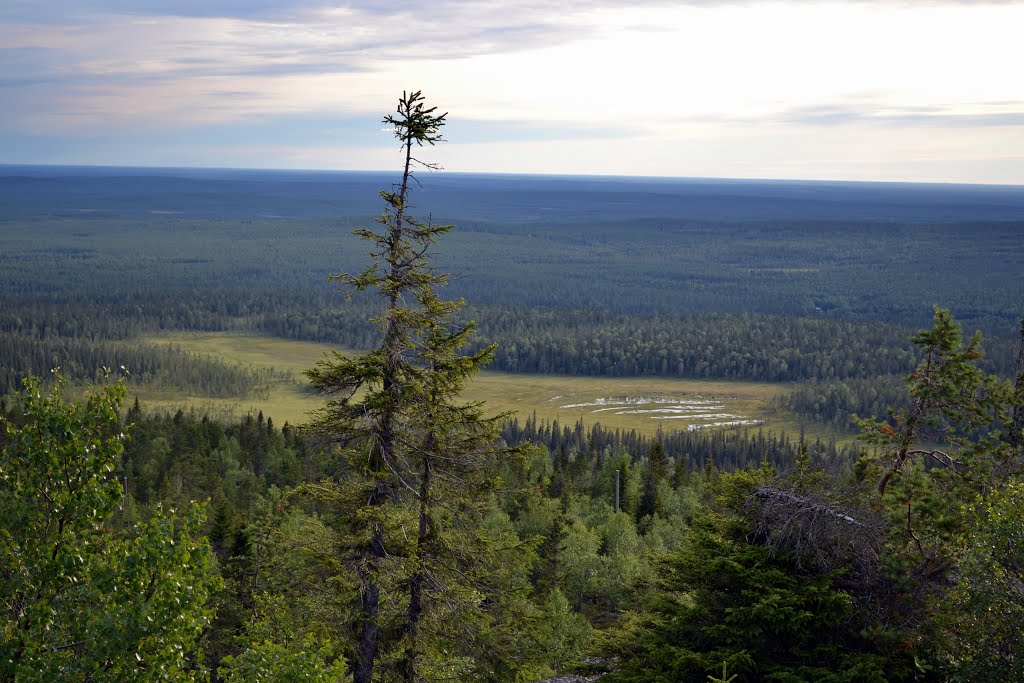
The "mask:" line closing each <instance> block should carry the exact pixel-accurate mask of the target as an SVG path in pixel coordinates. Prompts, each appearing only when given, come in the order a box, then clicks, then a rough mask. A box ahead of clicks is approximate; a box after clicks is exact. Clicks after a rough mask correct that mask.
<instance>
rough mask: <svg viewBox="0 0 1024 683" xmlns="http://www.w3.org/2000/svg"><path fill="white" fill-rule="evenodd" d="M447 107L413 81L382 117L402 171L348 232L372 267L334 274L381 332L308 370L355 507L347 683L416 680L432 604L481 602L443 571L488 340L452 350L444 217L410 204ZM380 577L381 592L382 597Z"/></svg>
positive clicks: (464, 500) (461, 511)
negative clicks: (367, 345) (366, 301)
mask: <svg viewBox="0 0 1024 683" xmlns="http://www.w3.org/2000/svg"><path fill="white" fill-rule="evenodd" d="M445 117H446V114H438V113H437V110H436V107H427V106H426V104H425V102H424V98H423V96H422V94H421V93H420V92H419V91H417V92H413V93H411V94H410V93H403V95H402V97H401V99H400V100H399V102H398V109H397V112H396V114H394V115H389V116H387V117H386V118H385V119H384V122H385V123H387V124H389V125H391V126H393V127H394V133H395V137H396V138H397V139H398V140H399V141H400V143H401V149H402V153H403V155H404V167H403V172H402V177H401V182H400V183H399V184H398V185H397V186H396V188H394V189H392V190H383V191H381V193H380V195H381V198H382V199H383V200H384V204H385V210H384V212H383V214H382V215H381V216H380V217H379V218H378V219H377V222H378V224H379V227H378V228H377V229H375V230H374V229H367V228H361V229H359V230H357V231H356V234H357V235H359V236H360V237H362V238H363V239H364V240H366V241H368V242H369V243H370V244H371V245H372V249H371V252H370V265H369V266H368V267H367V268H366V269H365V270H364V271H363V272H361V273H359V274H357V275H352V274H342V275H338V276H333V278H332V279H334V280H337V281H339V282H341V283H342V284H343V285H346V286H348V287H351V288H354V289H355V290H358V291H363V290H376V292H377V293H378V294H379V295H380V296H381V297H382V299H383V301H384V312H383V314H382V315H381V316H379V317H378V318H376V319H375V322H376V323H377V324H379V325H380V327H381V330H382V332H383V336H382V341H381V343H380V346H379V347H377V348H376V349H374V350H372V351H370V352H368V353H365V354H363V355H359V356H354V357H346V356H343V355H341V354H338V353H335V354H333V356H332V357H330V358H325V359H324V360H323V361H321V362H320V363H319V364H318V365H317V366H316V367H315V368H313V369H311V370H309V371H308V372H307V373H306V374H307V376H308V377H309V379H310V382H311V384H312V386H313V387H314V388H316V389H317V390H319V391H320V392H322V393H324V394H325V395H327V396H328V397H329V398H328V401H327V404H326V405H325V406H324V407H323V408H322V409H320V410H319V411H318V412H317V413H316V414H315V415H314V418H313V420H312V421H311V423H310V424H309V425H308V430H309V432H310V433H312V434H314V435H317V436H319V437H320V438H321V440H323V441H324V442H329V443H334V444H336V447H337V451H336V452H337V454H338V456H339V460H340V465H341V466H340V467H339V468H338V469H339V472H341V473H342V474H341V476H339V478H338V479H339V481H338V482H336V483H337V484H338V487H337V488H336V489H335V491H334V493H332V494H331V495H332V497H334V498H335V499H337V496H338V495H340V496H342V497H343V498H345V499H347V500H348V501H349V503H350V505H351V506H352V507H353V508H354V509H353V510H352V514H351V516H350V518H351V520H352V529H351V530H350V531H351V532H352V533H351V537H352V539H353V543H352V546H351V548H348V549H346V550H347V552H346V557H347V559H348V562H349V563H350V565H351V566H352V568H353V569H354V571H355V573H356V575H357V577H358V583H359V591H358V593H359V607H358V610H357V617H356V620H357V621H358V626H357V630H358V636H357V637H358V643H357V645H356V648H355V653H354V655H355V656H354V659H355V661H354V663H353V666H352V673H353V679H354V681H355V683H369V681H371V680H372V678H373V676H374V669H375V667H379V666H380V665H381V664H384V665H385V666H386V667H387V668H388V670H389V672H390V674H391V675H394V676H396V677H399V676H400V677H401V679H402V680H405V681H410V682H411V681H416V680H421V679H422V678H423V673H422V663H423V659H424V656H425V652H426V651H427V645H426V644H425V643H424V633H423V631H424V623H425V621H427V619H426V618H427V616H429V615H428V614H427V612H428V610H429V608H430V605H431V604H437V603H443V604H444V605H446V606H449V607H450V606H452V605H460V604H462V605H468V604H475V605H477V606H479V604H480V603H481V602H482V600H481V596H480V595H479V594H477V593H476V589H475V588H474V587H473V586H469V587H466V586H460V587H456V586H455V585H454V582H451V581H448V580H446V577H445V576H443V574H445V572H448V578H450V577H451V576H452V575H453V574H459V575H467V574H468V572H466V571H465V569H464V564H465V554H464V553H463V555H462V556H460V554H459V550H458V549H456V548H455V546H456V543H455V541H454V540H453V536H454V535H453V534H452V533H451V528H450V527H451V526H453V525H458V524H459V523H460V522H461V521H462V518H463V517H465V516H466V515H468V514H470V513H469V511H471V510H472V509H473V507H474V505H473V502H474V499H479V497H480V493H481V492H482V490H481V489H480V488H477V487H476V484H478V483H479V478H478V477H477V476H476V475H479V474H480V473H481V472H482V471H483V470H484V465H486V464H487V463H488V461H489V459H490V458H492V457H493V445H494V442H495V438H496V435H497V424H496V419H497V418H489V419H488V418H485V417H484V416H483V413H482V410H481V406H480V405H478V404H474V403H469V404H467V403H462V402H460V401H459V400H458V394H459V392H460V391H461V390H462V388H463V387H464V386H465V384H466V382H467V381H468V380H469V378H470V377H471V376H472V375H473V374H474V373H475V372H476V371H477V370H479V369H480V367H481V366H482V365H483V364H485V363H486V362H488V361H489V360H490V358H491V355H492V353H493V348H492V347H488V348H485V349H483V350H482V351H479V352H477V353H475V354H470V355H463V354H462V353H461V349H462V348H463V347H464V346H465V344H466V343H467V340H468V337H469V336H470V335H471V334H472V332H473V329H474V325H473V324H472V323H468V324H463V325H457V326H456V325H453V324H452V316H453V315H454V314H455V312H456V311H457V310H458V309H459V308H460V307H461V306H462V302H461V301H444V300H442V299H441V298H439V296H438V295H437V289H438V288H440V287H442V286H443V285H444V284H445V283H446V282H447V279H448V276H447V274H444V273H438V272H436V271H435V270H434V269H433V268H432V266H431V264H430V260H429V250H430V247H431V246H432V245H433V244H434V243H435V241H436V240H437V238H438V237H440V236H441V235H443V234H445V233H447V232H448V231H449V230H451V229H452V227H453V226H450V225H437V224H434V223H433V222H432V220H430V219H428V220H427V221H425V222H424V221H421V220H417V219H416V218H414V217H413V216H412V215H411V213H410V211H409V209H410V204H409V198H410V191H411V187H412V184H413V182H415V178H414V171H415V169H416V167H421V168H424V167H425V168H428V169H433V168H435V166H434V165H432V164H428V163H424V162H422V161H420V160H418V159H416V158H415V157H414V156H413V152H414V148H418V147H422V146H423V145H424V144H427V145H434V144H435V143H437V142H439V141H440V140H441V133H440V129H441V127H442V126H443V125H444V123H445ZM442 556H444V559H443V560H442V559H440V558H441V557H442ZM382 588H384V589H385V590H386V592H387V594H388V598H389V599H388V600H387V601H384V602H386V604H383V605H382ZM442 591H447V593H446V595H445V599H444V600H437V601H435V602H434V603H432V602H431V593H434V594H436V593H438V592H442ZM403 605H404V607H402V606H403ZM443 621H444V620H443V619H438V618H436V617H435V618H434V619H432V624H433V625H435V626H437V624H439V623H443ZM439 628H440V627H439Z"/></svg>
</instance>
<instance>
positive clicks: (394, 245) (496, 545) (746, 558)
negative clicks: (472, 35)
mask: <svg viewBox="0 0 1024 683" xmlns="http://www.w3.org/2000/svg"><path fill="white" fill-rule="evenodd" d="M446 119H447V114H445V113H443V112H442V111H441V110H439V109H437V108H435V107H433V106H432V105H431V104H430V103H428V102H427V101H426V100H425V99H424V98H423V96H422V94H421V93H419V92H407V93H403V95H402V97H401V98H400V100H399V103H398V106H397V109H396V110H395V111H394V112H393V113H392V114H389V115H388V116H386V117H385V119H384V124H385V125H386V126H387V127H388V128H389V129H391V130H393V131H394V134H395V138H396V142H397V144H398V147H399V149H400V150H401V155H400V157H399V158H398V163H397V166H398V168H399V171H398V173H397V174H395V175H394V176H387V175H384V174H321V175H318V174H312V175H311V176H310V177H305V176H301V175H296V176H288V177H286V178H285V179H284V180H282V179H281V178H277V177H275V178H272V179H268V177H265V174H261V173H260V172H229V171H225V172H216V171H205V172H189V171H180V170H178V171H176V170H166V171H165V172H156V171H148V172H142V171H137V172H134V173H129V172H128V171H125V170H120V171H119V170H117V169H49V170H47V169H40V168H32V167H3V168H0V175H2V176H3V177H2V178H0V247H2V248H0V287H2V291H4V292H5V295H4V300H3V306H2V307H0V396H3V398H2V400H0V423H2V430H0V453H2V456H0V628H2V632H3V633H2V636H3V637H2V639H0V680H2V681H10V682H15V681H17V682H23V681H25V682H27V681H96V682H100V681H125V680H139V681H225V682H228V681H230V682H241V681H266V682H281V683H284V682H293V681H324V682H326V681H354V683H370V682H371V681H381V682H389V681H403V682H405V683H414V682H417V681H440V680H445V681H481V682H483V681H490V682H495V683H497V682H516V683H533V682H537V681H542V680H545V679H548V678H551V677H554V676H564V677H566V678H562V679H560V680H577V681H580V680H587V681H589V680H597V678H600V679H601V680H602V681H606V682H608V683H619V682H627V681H628V682H650V683H655V682H664V681H701V682H703V681H709V680H712V681H718V680H722V681H726V680H728V681H736V682H737V683H739V682H740V681H750V682H755V681H777V682H783V681H785V682H796V681H808V682H810V681H832V682H840V681H846V682H849V683H856V682H871V681H880V682H881V681H1012V680H1021V679H1022V678H1024V654H1022V653H1024V630H1022V629H1021V628H1020V625H1021V624H1022V623H1024V593H1022V590H1021V586H1022V584H1024V575H1022V571H1024V570H1022V567H1024V525H1022V524H1021V519H1024V322H1022V321H1021V316H1022V315H1024V309H1022V308H1021V304H1022V301H1024V279H1022V278H1024V273H1022V271H1021V270H1020V268H1019V257H1020V244H1021V235H1022V230H1024V224H1022V222H1021V220H1020V216H1021V213H1020V212H1021V210H1022V209H1024V193H1022V192H1020V191H1019V190H1018V191H1014V190H1013V189H1012V188H994V187H988V188H986V187H975V188H970V187H956V186H949V187H942V186H935V187H932V186H906V187H903V186H900V187H890V186H886V185H882V184H878V185H873V184H863V185H852V184H851V185H849V186H846V185H844V184H841V183H821V184H813V183H808V184H799V185H792V186H789V185H785V184H781V183H762V184H757V183H753V182H750V183H746V182H740V181H733V182H724V181H723V182H721V183H716V182H715V181H694V182H692V183H689V184H686V183H680V184H672V183H670V182H669V181H658V180H656V179H650V180H648V181H644V182H647V184H646V185H644V184H643V183H641V182H640V181H626V180H621V179H620V181H618V182H617V184H616V183H613V182H612V181H611V180H604V179H587V178H573V177H564V178H553V179H547V180H545V179H539V178H537V177H530V176H524V177H508V178H497V177H460V176H457V175H456V176H455V177H454V178H453V177H450V176H449V175H448V174H444V173H437V172H435V171H437V170H438V169H436V168H434V167H432V166H431V164H430V161H429V156H430V151H431V148H432V147H433V146H434V145H436V144H443V143H444V141H445V138H444V136H443V133H444V125H445V123H446ZM652 188H653V189H652ZM883 210H884V211H887V212H888V213H887V214H886V215H885V217H884V218H881V219H880V218H879V217H878V216H879V212H881V211H883ZM328 275H329V277H328ZM975 329H977V330H979V331H978V332H974V330H975ZM170 331H179V332H180V331H190V332H196V331H245V332H247V333H252V334H259V335H266V336H270V337H274V338H279V339H287V340H306V341H319V342H327V343H330V344H332V345H336V346H338V347H339V348H344V349H350V350H352V351H351V352H346V353H340V352H339V353H335V354H332V355H328V356H325V357H324V358H323V359H322V360H321V362H319V363H318V364H316V365H315V366H313V367H310V368H309V369H308V370H307V372H306V373H305V377H304V380H305V381H306V382H308V386H309V391H310V392H312V393H315V394H316V395H317V396H319V397H321V398H322V407H321V408H320V409H319V410H318V411H317V412H316V413H314V414H313V415H312V416H311V417H310V419H309V420H307V421H306V422H304V423H301V424H290V423H288V422H284V421H280V420H277V419H275V416H274V415H270V414H267V415H264V414H263V412H259V413H257V414H255V415H253V414H251V413H249V414H245V415H234V416H224V415H211V414H209V413H208V412H204V411H202V410H200V409H197V408H195V407H194V406H189V405H182V406H181V407H180V409H176V410H172V411H167V410H158V409H154V408H152V407H149V406H147V405H146V404H145V402H140V401H139V399H138V398H136V397H134V392H135V390H136V389H137V388H140V387H146V388H150V389H154V388H155V389H159V390H161V391H170V392H173V391H179V392H188V393H189V394H192V395H199V396H208V397H222V396H258V395H260V394H261V392H266V391H267V387H268V386H269V385H270V384H271V383H272V382H273V381H275V380H277V379H280V377H281V376H282V375H284V374H287V373H285V372H284V371H271V370H265V369H255V368H253V367H249V366H247V365H245V364H244V363H238V364H228V363H224V362H221V361H219V360H216V359H213V358H210V357H206V356H200V355H196V354H194V353H190V352H188V351H186V350H183V349H180V348H176V347H174V346H170V347H168V346H165V345H157V344H153V343H150V342H148V341H146V339H147V335H152V334H154V333H159V332H170ZM484 368H487V369H490V370H498V371H502V372H507V373H529V374H548V375H566V376H595V377H675V378H690V379H715V380H735V381H738V380H744V381H758V382H765V383H775V384H780V385H781V384H784V385H785V386H786V391H785V392H783V393H780V394H779V395H778V396H777V397H776V398H775V399H773V401H774V408H775V409H777V410H778V411H782V412H783V413H785V414H786V415H790V416H792V419H793V420H794V421H796V422H798V423H799V424H801V425H802V427H801V429H800V430H799V431H796V432H792V433H787V432H781V431H772V430H767V429H763V428H751V427H730V428H721V429H712V430H699V431H686V430H672V429H670V428H668V427H670V425H666V428H663V429H661V430H659V431H658V432H657V433H656V434H653V435H652V434H646V433H638V432H637V431H636V430H632V431H626V430H622V429H611V428H606V427H602V425H601V424H600V423H599V422H596V421H595V422H592V423H590V422H584V421H582V420H580V421H577V422H575V423H573V424H564V423H559V422H558V421H548V420H544V419H538V418H537V416H536V415H524V414H501V413H498V414H496V413H493V412H491V411H490V410H489V409H488V406H487V404H486V402H483V403H481V402H474V401H467V400H466V399H464V398H463V397H462V391H463V389H465V388H466V387H467V386H468V385H470V384H471V383H472V382H473V381H474V377H475V376H476V375H478V373H479V372H480V371H482V370H483V369H484ZM572 676H575V678H569V677H572Z"/></svg>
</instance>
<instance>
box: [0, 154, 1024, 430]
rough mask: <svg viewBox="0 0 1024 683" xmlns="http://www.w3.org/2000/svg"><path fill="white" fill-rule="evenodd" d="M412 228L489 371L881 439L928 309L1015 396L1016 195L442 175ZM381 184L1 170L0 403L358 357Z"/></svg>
mask: <svg viewBox="0 0 1024 683" xmlns="http://www.w3.org/2000/svg"><path fill="white" fill-rule="evenodd" d="M429 180H430V182H429V183H428V184H427V185H426V186H425V187H424V188H422V190H421V191H420V192H419V193H417V195H416V202H417V206H416V207H415V210H416V211H418V212H419V213H420V215H429V216H430V217H431V219H432V220H434V221H435V222H449V223H453V224H455V225H456V229H455V230H454V232H453V233H452V234H451V236H450V238H449V239H447V240H446V241H445V242H444V244H443V245H442V248H440V249H439V250H438V252H437V254H436V255H435V261H436V263H437V264H438V268H439V269H441V270H445V271H450V272H451V273H452V278H451V281H450V284H449V287H448V288H447V291H446V292H445V294H446V295H447V296H462V297H464V298H465V299H466V300H467V301H468V302H469V303H470V305H469V306H468V307H467V308H466V309H465V310H464V311H463V312H462V315H463V317H464V318H467V319H473V320H476V321H477V323H478V325H479V334H478V337H477V338H476V342H475V343H476V344H477V345H478V347H479V346H482V345H485V344H488V343H490V342H498V343H499V348H498V351H497V354H496V356H495V359H494V362H493V365H492V367H493V368H494V369H496V370H502V371H506V372H528V373H558V374H568V375H606V376H637V375H650V376H670V377H689V378H717V379H741V380H754V381H768V382H794V383H799V386H798V387H797V388H796V389H795V390H794V391H793V392H792V393H791V394H790V395H789V397H788V398H786V399H785V400H783V401H781V407H783V408H786V409H788V410H791V411H793V412H794V413H795V414H797V415H798V416H800V418H801V419H806V420H810V421H816V422H820V423H823V424H828V425H831V426H834V427H838V428H840V429H849V428H851V427H852V421H851V415H852V414H858V415H862V416H864V415H876V414H881V412H883V411H884V410H885V407H886V406H889V405H891V404H892V400H893V399H894V398H895V396H897V395H898V392H899V391H900V385H901V378H902V376H903V375H905V374H906V373H907V372H909V371H910V370H911V369H912V368H913V367H914V366H915V364H916V363H917V361H918V359H917V358H916V356H915V354H914V351H913V349H912V346H911V345H910V343H909V342H908V339H909V337H910V335H911V334H912V333H913V330H914V329H915V328H916V327H919V326H923V325H926V324H927V323H928V321H929V319H930V316H931V311H932V307H933V306H934V305H941V306H944V307H947V308H949V309H951V310H952V311H953V313H954V315H956V316H957V319H958V320H960V321H961V323H962V324H963V325H964V327H965V329H968V330H971V329H975V328H978V329H981V330H983V331H984V332H985V334H986V340H985V345H984V350H985V352H986V358H984V359H983V361H982V363H983V367H984V368H985V370H986V371H989V372H995V373H998V374H1000V375H1002V376H1007V375H1008V373H1009V372H1010V371H1011V368H1012V363H1013V357H1012V356H1013V352H1012V349H1013V348H1014V343H1013V340H1012V336H1013V335H1014V333H1015V332H1016V325H1017V320H1018V317H1019V316H1020V314H1021V311H1020V310H1017V309H1018V308H1019V307H1020V303H1021V301H1024V270H1022V269H1021V268H1020V267H1019V266H1020V255H1021V248H1020V245H1021V243H1022V242H1021V240H1022V238H1024V220H1022V219H1021V216H1022V215H1024V191H1022V190H1020V189H1019V188H1008V187H1007V188H1001V187H965V186H928V185H892V184H869V183H783V182H760V183H758V182H741V181H699V180H693V181H682V180H680V181H670V180H664V179H661V180H659V179H595V178H572V177H564V178H563V177H559V178H543V177H534V176H471V175H458V174H444V173H442V174H434V175H431V176H430V177H429ZM389 181H390V177H389V176H387V175H386V174H355V173H334V174H331V173H297V172H293V173H288V172H255V171H253V172H249V171H237V172H236V171H192V170H172V169H163V170H141V169H87V168H85V169H83V168H59V167H57V168H47V167H2V168H0V287H2V289H3V291H4V292H6V300H5V302H4V306H3V308H2V309H0V334H2V335H3V342H2V344H0V354H2V360H3V363H2V367H3V368H4V371H3V374H2V375H0V391H8V392H9V391H12V390H14V389H16V387H17V382H18V380H19V379H20V377H21V376H23V375H24V374H26V373H29V372H31V373H35V374H38V375H40V376H45V375H46V373H47V371H48V370H49V368H51V367H54V366H57V365H60V366H62V367H63V368H64V371H65V373H66V374H67V376H68V377H69V378H70V379H76V378H78V379H92V378H94V377H96V375H97V373H98V372H100V371H101V370H102V368H103V367H106V366H109V365H110V364H111V363H112V362H113V361H114V360H117V363H118V364H126V365H127V366H129V367H131V368H133V369H134V370H135V372H136V375H137V376H136V378H135V381H148V382H164V383H168V384H167V386H176V387H178V388H181V389H184V388H185V386H186V385H187V386H188V387H189V388H190V389H191V391H193V392H195V393H198V394H201V395H209V396H219V395H228V394H235V395H246V394H249V393H252V392H258V391H259V387H260V386H261V382H262V380H261V379H260V378H259V377H255V376H250V373H249V372H248V371H247V370H245V369H242V368H228V367H220V368H218V367H215V366H216V365H218V364H217V363H216V362H215V361H209V360H205V359H204V360H200V359H192V360H191V361H189V363H190V368H191V369H189V370H184V369H183V363H184V360H185V359H183V358H182V357H181V355H182V354H180V353H178V354H175V352H168V351H166V350H158V349H155V348H147V347H145V346H144V345H139V344H134V343H133V344H131V345H129V346H125V345H123V344H122V345H117V344H115V343H114V342H123V341H129V340H133V339H134V338H135V337H137V336H138V335H139V334H142V333H150V332H154V331H160V330H229V329H244V330H249V331H258V332H261V333H266V334H270V335H273V336H279V337H283V338H289V339H303V340H314V341H323V342H329V343H334V344H339V345H342V346H345V347H348V348H355V349H366V348H371V347H372V346H373V345H374V344H375V343H377V335H378V328H376V326H374V325H373V324H372V323H371V322H370V321H369V318H370V317H372V315H373V314H374V312H375V311H376V310H377V306H378V305H379V302H377V301H375V300H374V299H373V298H372V297H364V298H359V297H356V298H355V299H353V300H352V301H346V300H345V298H344V297H343V296H342V295H341V294H340V293H338V292H337V291H335V289H334V288H333V287H332V285H330V284H329V283H328V275H329V274H332V273H340V272H345V271H350V270H356V269H358V268H359V267H360V264H361V263H362V260H363V259H364V258H365V256H364V251H363V247H362V245H360V244H358V241H357V240H356V239H355V238H354V237H353V236H352V234H351V231H352V229H353V228H355V227H357V226H360V225H372V224H373V221H374V218H375V216H374V214H373V211H374V204H375V198H376V195H377V189H378V188H379V187H381V186H386V184H387V183H388V182H389Z"/></svg>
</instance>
